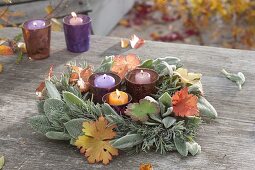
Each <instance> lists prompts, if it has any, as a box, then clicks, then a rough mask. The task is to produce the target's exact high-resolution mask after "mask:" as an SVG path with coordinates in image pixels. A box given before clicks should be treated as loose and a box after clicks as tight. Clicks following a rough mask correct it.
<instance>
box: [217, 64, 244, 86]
mask: <svg viewBox="0 0 255 170" xmlns="http://www.w3.org/2000/svg"><path fill="white" fill-rule="evenodd" d="M221 72H222V73H223V74H224V75H225V76H226V77H227V78H228V79H229V80H231V81H233V82H235V83H236V84H237V85H238V88H239V90H241V89H242V85H243V84H244V82H245V76H244V74H243V73H242V72H238V73H237V74H233V73H228V72H227V71H226V70H225V69H222V70H221Z"/></svg>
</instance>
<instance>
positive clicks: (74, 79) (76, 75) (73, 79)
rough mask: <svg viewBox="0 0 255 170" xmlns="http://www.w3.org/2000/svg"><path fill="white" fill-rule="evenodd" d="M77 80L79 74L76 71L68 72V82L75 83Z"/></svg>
mask: <svg viewBox="0 0 255 170" xmlns="http://www.w3.org/2000/svg"><path fill="white" fill-rule="evenodd" d="M78 80H79V74H78V73H76V72H73V73H71V74H70V78H69V83H75V82H77V81H78Z"/></svg>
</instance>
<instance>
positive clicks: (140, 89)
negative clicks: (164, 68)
mask: <svg viewBox="0 0 255 170" xmlns="http://www.w3.org/2000/svg"><path fill="white" fill-rule="evenodd" d="M142 70H143V71H144V72H147V73H149V74H150V80H151V81H150V82H149V83H146V84H139V83H137V82H136V81H135V75H136V74H138V73H140V72H141V71H142ZM125 79H126V86H127V90H126V91H127V92H128V93H129V94H130V95H131V96H132V98H133V102H138V101H139V100H140V99H143V98H144V97H146V96H150V95H151V94H155V93H156V92H157V88H156V85H157V82H158V80H159V75H158V73H157V72H155V71H154V70H152V69H146V68H137V69H134V70H132V71H130V72H128V74H127V75H126V77H125Z"/></svg>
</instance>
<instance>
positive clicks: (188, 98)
mask: <svg viewBox="0 0 255 170" xmlns="http://www.w3.org/2000/svg"><path fill="white" fill-rule="evenodd" d="M197 102H198V98H197V96H195V95H193V94H189V92H188V88H187V87H185V88H183V89H181V90H180V91H178V92H175V93H174V95H173V97H172V103H173V112H174V113H175V116H180V117H187V116H198V115H199V112H198V108H197Z"/></svg>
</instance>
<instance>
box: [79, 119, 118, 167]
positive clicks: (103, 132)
mask: <svg viewBox="0 0 255 170" xmlns="http://www.w3.org/2000/svg"><path fill="white" fill-rule="evenodd" d="M115 127H116V126H115V125H109V124H108V121H107V120H106V119H105V118H104V117H103V116H101V117H99V119H98V120H96V121H95V122H94V121H91V122H84V123H83V129H82V131H83V132H84V135H82V136H79V137H78V139H77V140H76V141H75V145H76V146H77V147H78V148H79V149H80V152H81V153H84V154H85V156H86V157H87V160H88V162H89V163H96V162H100V161H102V162H103V164H108V163H109V161H110V160H112V156H113V155H114V156H116V155H118V150H117V149H115V148H113V147H112V146H111V144H110V143H109V141H110V140H111V139H113V138H114V137H115V136H116V132H115V131H113V129H114V128H115Z"/></svg>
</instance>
